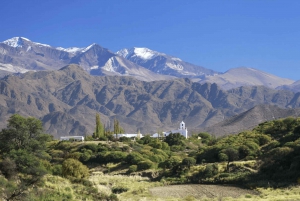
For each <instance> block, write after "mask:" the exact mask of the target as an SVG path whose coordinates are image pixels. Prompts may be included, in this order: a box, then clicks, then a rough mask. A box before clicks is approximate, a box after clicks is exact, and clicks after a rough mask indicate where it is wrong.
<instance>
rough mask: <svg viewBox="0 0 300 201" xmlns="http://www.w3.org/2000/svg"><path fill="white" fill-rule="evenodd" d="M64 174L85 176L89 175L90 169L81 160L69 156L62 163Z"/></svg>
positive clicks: (77, 176) (65, 175)
mask: <svg viewBox="0 0 300 201" xmlns="http://www.w3.org/2000/svg"><path fill="white" fill-rule="evenodd" d="M62 175H63V176H64V177H75V178H84V177H88V176H89V169H88V168H87V167H86V166H85V165H83V164H82V163H81V162H80V161H78V160H75V159H72V158H69V159H67V160H65V161H64V162H63V164H62Z"/></svg>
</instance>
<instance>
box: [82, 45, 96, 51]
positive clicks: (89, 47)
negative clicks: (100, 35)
mask: <svg viewBox="0 0 300 201" xmlns="http://www.w3.org/2000/svg"><path fill="white" fill-rule="evenodd" d="M95 45H96V43H93V44H91V45H89V46H87V47H86V48H83V49H82V50H81V52H86V51H88V50H89V49H91V48H92V47H93V46H95Z"/></svg>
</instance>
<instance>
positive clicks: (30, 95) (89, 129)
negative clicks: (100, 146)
mask: <svg viewBox="0 0 300 201" xmlns="http://www.w3.org/2000/svg"><path fill="white" fill-rule="evenodd" d="M0 74H1V75H2V78H1V79H0V119H1V120H2V121H1V123H0V127H1V128H4V127H5V125H6V120H7V119H8V117H9V116H10V115H11V114H14V113H20V114H22V115H25V116H34V117H37V118H39V119H41V120H42V121H43V124H44V128H45V130H46V132H48V133H51V134H52V135H54V136H55V137H56V138H57V137H59V136H62V135H83V134H92V133H93V130H94V126H95V115H96V113H101V120H102V122H103V123H104V124H105V126H106V128H110V129H112V127H113V125H112V122H113V120H114V119H115V118H117V119H118V120H119V121H120V124H121V126H122V127H124V129H125V130H126V131H127V133H131V132H136V131H137V130H141V132H142V133H154V132H157V131H158V130H171V129H175V128H177V127H178V124H179V122H181V121H182V120H183V121H185V122H186V125H187V126H188V128H189V130H190V131H195V132H200V131H207V132H210V133H213V134H215V135H224V134H229V133H235V132H239V131H241V130H243V129H250V128H251V127H253V126H255V125H256V124H258V123H261V122H262V121H267V120H272V119H274V118H280V117H287V116H297V115H298V109H297V108H299V107H300V99H299V98H300V93H299V90H298V89H299V87H298V86H299V81H297V82H294V81H293V80H289V79H285V78H280V77H277V76H274V75H271V74H268V73H266V72H263V71H260V70H257V69H253V68H246V67H240V68H234V69H230V70H228V71H227V72H225V73H219V72H216V71H213V70H210V69H206V68H204V67H201V66H197V65H193V64H190V63H188V62H185V61H182V60H181V59H179V58H177V57H173V56H169V55H167V54H164V53H160V52H157V51H153V50H150V49H148V48H130V49H122V50H120V51H118V52H116V53H113V52H111V51H109V50H108V49H106V48H103V47H101V46H99V45H97V44H92V45H90V46H88V47H85V48H77V47H72V48H62V47H52V46H50V45H46V44H41V43H37V42H32V41H30V40H29V39H27V38H24V37H14V38H12V39H8V40H6V41H4V42H2V43H0Z"/></svg>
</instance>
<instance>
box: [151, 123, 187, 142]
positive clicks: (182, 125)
mask: <svg viewBox="0 0 300 201" xmlns="http://www.w3.org/2000/svg"><path fill="white" fill-rule="evenodd" d="M162 133H163V136H164V137H166V136H168V135H170V134H171V133H180V134H181V135H182V136H184V137H185V138H186V139H187V138H188V130H187V128H186V127H185V123H184V122H183V121H182V122H181V123H180V125H179V128H178V129H177V130H171V131H168V132H162ZM151 137H161V136H159V134H158V133H154V134H153V135H152V136H151Z"/></svg>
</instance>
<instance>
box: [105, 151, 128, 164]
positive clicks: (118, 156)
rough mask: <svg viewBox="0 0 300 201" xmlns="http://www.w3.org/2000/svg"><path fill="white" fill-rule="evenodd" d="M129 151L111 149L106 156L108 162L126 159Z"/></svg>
mask: <svg viewBox="0 0 300 201" xmlns="http://www.w3.org/2000/svg"><path fill="white" fill-rule="evenodd" d="M126 157H127V153H124V152H121V151H111V152H108V154H107V155H106V156H105V161H106V162H107V163H119V162H123V161H125V159H126Z"/></svg>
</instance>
